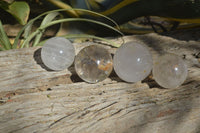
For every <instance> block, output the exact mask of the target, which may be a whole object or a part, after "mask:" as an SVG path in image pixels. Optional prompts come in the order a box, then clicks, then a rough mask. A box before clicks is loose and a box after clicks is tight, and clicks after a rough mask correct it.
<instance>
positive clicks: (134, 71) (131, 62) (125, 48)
mask: <svg viewBox="0 0 200 133" xmlns="http://www.w3.org/2000/svg"><path fill="white" fill-rule="evenodd" d="M113 61H114V70H115V72H116V74H117V75H118V76H119V78H121V79H122V80H124V81H126V82H137V81H141V80H143V79H145V78H146V77H147V76H148V75H149V74H150V72H151V70H152V56H151V53H150V52H149V50H148V48H147V47H146V46H143V45H141V44H139V43H135V42H128V43H125V44H123V45H122V46H121V47H119V48H118V49H117V51H116V53H115V55H114V59H113Z"/></svg>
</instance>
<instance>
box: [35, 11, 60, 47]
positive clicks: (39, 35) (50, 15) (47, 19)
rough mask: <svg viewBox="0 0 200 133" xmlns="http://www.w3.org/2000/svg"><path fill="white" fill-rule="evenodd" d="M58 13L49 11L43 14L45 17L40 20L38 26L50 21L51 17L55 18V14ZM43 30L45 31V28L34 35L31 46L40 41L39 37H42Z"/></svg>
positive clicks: (57, 13)
mask: <svg viewBox="0 0 200 133" xmlns="http://www.w3.org/2000/svg"><path fill="white" fill-rule="evenodd" d="M58 15H59V12H51V13H49V14H47V15H46V16H45V18H44V19H43V21H42V23H41V25H40V26H44V25H46V24H48V23H50V22H51V21H52V20H53V19H55V18H56V16H58ZM44 31H45V30H41V32H40V33H38V34H37V36H36V37H35V40H34V43H33V46H36V45H37V44H38V43H39V41H40V39H41V37H42V35H43V32H44Z"/></svg>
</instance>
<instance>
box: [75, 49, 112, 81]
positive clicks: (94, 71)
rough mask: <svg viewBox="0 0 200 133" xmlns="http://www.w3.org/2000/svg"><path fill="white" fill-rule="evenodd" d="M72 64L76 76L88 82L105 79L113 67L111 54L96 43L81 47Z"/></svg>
mask: <svg viewBox="0 0 200 133" xmlns="http://www.w3.org/2000/svg"><path fill="white" fill-rule="evenodd" d="M74 64H75V70H76V73H77V74H78V76H79V77H80V78H81V79H83V80H84V81H86V82H88V83H97V82H99V81H102V80H104V79H106V78H107V77H108V76H109V75H110V73H111V71H112V68H113V63H112V57H111V54H110V53H109V52H108V51H107V50H106V49H105V48H103V47H101V46H98V45H90V46H88V47H85V48H83V49H82V50H81V51H80V52H79V53H78V55H77V56H76V58H75V62H74Z"/></svg>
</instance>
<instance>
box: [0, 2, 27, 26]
mask: <svg viewBox="0 0 200 133" xmlns="http://www.w3.org/2000/svg"><path fill="white" fill-rule="evenodd" d="M1 7H2V8H3V9H4V10H6V11H7V12H9V13H10V14H11V15H12V16H13V17H15V18H16V19H17V21H18V22H19V23H20V24H22V25H25V24H26V23H27V20H28V17H29V13H30V8H29V5H28V4H27V3H26V2H23V1H15V2H13V3H11V4H9V5H7V7H6V6H5V4H2V6H1Z"/></svg>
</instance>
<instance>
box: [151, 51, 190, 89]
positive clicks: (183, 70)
mask: <svg viewBox="0 0 200 133" xmlns="http://www.w3.org/2000/svg"><path fill="white" fill-rule="evenodd" d="M187 73H188V70H187V65H186V63H185V62H184V60H183V59H182V58H181V57H179V56H177V55H174V54H165V55H163V56H160V57H159V58H158V59H157V60H155V63H154V66H153V77H154V79H155V81H156V82H157V83H158V84H159V85H160V86H162V87H164V88H177V87H179V86H180V85H181V84H182V83H183V82H184V81H185V79H186V78H187Z"/></svg>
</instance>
